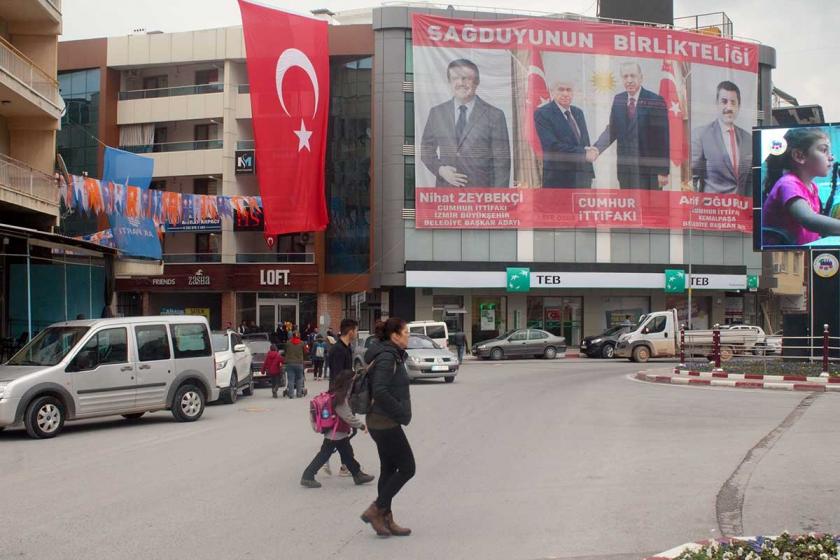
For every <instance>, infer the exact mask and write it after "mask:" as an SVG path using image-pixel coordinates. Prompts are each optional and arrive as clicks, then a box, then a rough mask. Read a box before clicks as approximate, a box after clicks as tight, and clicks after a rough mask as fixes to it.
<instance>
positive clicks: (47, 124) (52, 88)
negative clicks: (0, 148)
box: [0, 2, 62, 129]
mask: <svg viewBox="0 0 840 560" xmlns="http://www.w3.org/2000/svg"><path fill="white" fill-rule="evenodd" d="M0 5H4V3H2V2H0ZM53 40H54V39H53ZM61 107H62V101H61V98H60V97H59V92H58V82H57V81H56V80H55V78H54V77H53V76H51V75H50V74H48V73H47V72H46V71H45V70H43V69H42V68H41V67H39V66H38V65H37V64H35V63H34V62H32V60H30V59H29V57H27V56H26V55H25V54H23V53H22V52H20V51H19V50H18V49H17V48H15V46H14V45H12V44H11V43H10V42H8V41H7V40H5V39H3V38H2V37H0V115H2V116H4V117H7V118H22V119H27V120H29V121H30V122H31V121H38V120H44V123H43V125H42V127H43V128H48V129H54V128H56V127H57V124H58V120H59V119H60V118H61Z"/></svg>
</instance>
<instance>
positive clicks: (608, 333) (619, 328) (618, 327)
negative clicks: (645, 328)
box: [601, 325, 636, 336]
mask: <svg viewBox="0 0 840 560" xmlns="http://www.w3.org/2000/svg"><path fill="white" fill-rule="evenodd" d="M628 329H629V330H635V329H636V325H633V326H632V327H628V326H627V325H616V326H614V327H611V328H609V329H607V330H605V331H604V332H602V333H601V336H613V335H616V334H621V333H623V332H626V331H627V330H628Z"/></svg>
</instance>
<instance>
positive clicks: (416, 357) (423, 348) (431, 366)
mask: <svg viewBox="0 0 840 560" xmlns="http://www.w3.org/2000/svg"><path fill="white" fill-rule="evenodd" d="M378 343H379V341H378V340H377V339H376V337H374V336H368V337H366V338H365V341H364V342H363V343H361V344H357V345H356V347H355V348H354V349H353V369H354V370H356V371H359V370H361V369H364V368H366V367H367V366H368V364H367V362H365V352H367V351H368V348H370V347H371V346H372V345H373V344H378ZM405 352H406V354H408V357H407V358H406V362H405V367H406V370H407V371H408V378H409V379H412V380H414V379H435V378H440V377H443V379H444V381H446V382H447V383H452V382H453V381H455V376H456V375H457V374H458V367H459V364H458V357H457V356H456V355H455V354H453V353H452V352H450V351H449V350H448V349H446V348H441V346H440V344H438V343H437V342H435V341H434V340H432V339H431V338H429V337H428V336H424V335H422V334H412V335H410V336H409V337H408V348H406V349H405Z"/></svg>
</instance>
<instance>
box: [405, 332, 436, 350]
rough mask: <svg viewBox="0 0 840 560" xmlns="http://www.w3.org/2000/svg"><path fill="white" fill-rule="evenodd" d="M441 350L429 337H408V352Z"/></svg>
mask: <svg viewBox="0 0 840 560" xmlns="http://www.w3.org/2000/svg"><path fill="white" fill-rule="evenodd" d="M432 349H440V346H438V344H437V342H435V341H434V340H432V339H431V338H429V337H427V336H418V335H411V336H410V337H408V350H432Z"/></svg>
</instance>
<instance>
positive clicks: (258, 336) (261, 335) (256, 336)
mask: <svg viewBox="0 0 840 560" xmlns="http://www.w3.org/2000/svg"><path fill="white" fill-rule="evenodd" d="M239 336H241V337H242V340H243V341H245V342H247V341H249V340H265V341H270V340H271V339H270V337H269V335H268V333H265V332H252V333H245V334H240V335H239Z"/></svg>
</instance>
